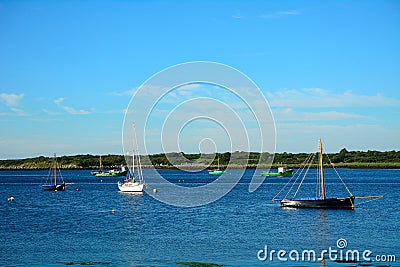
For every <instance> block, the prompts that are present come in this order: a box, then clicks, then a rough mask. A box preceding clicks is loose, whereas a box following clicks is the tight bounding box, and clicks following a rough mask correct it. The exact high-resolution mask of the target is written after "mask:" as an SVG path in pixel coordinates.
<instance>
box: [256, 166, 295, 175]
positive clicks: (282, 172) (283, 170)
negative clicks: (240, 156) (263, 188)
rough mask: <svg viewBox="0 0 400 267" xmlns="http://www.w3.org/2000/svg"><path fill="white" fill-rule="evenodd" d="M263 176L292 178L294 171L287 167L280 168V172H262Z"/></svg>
mask: <svg viewBox="0 0 400 267" xmlns="http://www.w3.org/2000/svg"><path fill="white" fill-rule="evenodd" d="M261 176H266V177H290V176H293V170H292V169H288V168H286V167H279V168H278V172H261Z"/></svg>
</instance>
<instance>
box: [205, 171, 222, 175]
mask: <svg viewBox="0 0 400 267" xmlns="http://www.w3.org/2000/svg"><path fill="white" fill-rule="evenodd" d="M224 173H225V171H209V172H208V174H211V175H219V174H224Z"/></svg>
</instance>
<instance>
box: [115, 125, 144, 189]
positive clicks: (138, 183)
mask: <svg viewBox="0 0 400 267" xmlns="http://www.w3.org/2000/svg"><path fill="white" fill-rule="evenodd" d="M132 139H133V140H132V141H133V142H132V147H133V150H132V170H131V171H129V172H128V177H127V178H126V179H125V180H124V181H123V182H118V189H119V190H120V191H122V192H131V193H141V192H143V186H144V178H143V173H142V165H141V163H140V157H139V155H137V156H136V158H137V163H138V165H137V175H136V177H135V124H132Z"/></svg>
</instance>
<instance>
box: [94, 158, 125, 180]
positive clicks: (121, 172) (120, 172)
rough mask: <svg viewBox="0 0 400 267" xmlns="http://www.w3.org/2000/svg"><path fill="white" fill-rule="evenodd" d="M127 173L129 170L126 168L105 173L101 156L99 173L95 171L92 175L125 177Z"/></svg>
mask: <svg viewBox="0 0 400 267" xmlns="http://www.w3.org/2000/svg"><path fill="white" fill-rule="evenodd" d="M127 173H128V170H127V169H126V168H125V167H121V170H109V171H103V164H102V162H101V156H100V168H99V170H98V171H93V172H92V175H94V176H96V177H115V176H125V175H126V174H127Z"/></svg>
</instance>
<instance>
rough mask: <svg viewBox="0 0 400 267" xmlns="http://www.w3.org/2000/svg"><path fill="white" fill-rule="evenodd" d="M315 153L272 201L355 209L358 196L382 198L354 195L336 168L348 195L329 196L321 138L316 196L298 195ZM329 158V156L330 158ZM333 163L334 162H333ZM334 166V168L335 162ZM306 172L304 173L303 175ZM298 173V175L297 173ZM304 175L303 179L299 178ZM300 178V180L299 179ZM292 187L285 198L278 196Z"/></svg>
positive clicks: (304, 206) (314, 206) (292, 204)
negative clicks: (326, 187) (327, 193)
mask: <svg viewBox="0 0 400 267" xmlns="http://www.w3.org/2000/svg"><path fill="white" fill-rule="evenodd" d="M314 157H315V153H314V154H311V155H310V156H309V157H308V159H307V161H306V164H304V166H303V167H302V168H301V169H300V170H299V171H297V172H296V175H295V176H293V177H292V178H291V179H290V181H289V182H288V183H287V184H286V185H285V186H284V187H283V188H282V189H281V191H279V193H278V194H277V195H276V196H275V197H274V198H273V199H272V201H280V205H281V207H289V208H322V209H354V207H355V205H354V200H355V199H356V198H381V197H382V196H362V197H356V196H354V195H353V194H352V193H351V192H350V190H349V188H348V187H347V186H346V184H345V183H344V181H343V179H342V178H341V177H340V175H339V173H338V172H337V171H336V169H334V170H335V172H336V174H337V176H338V177H339V179H340V181H341V182H342V184H343V185H344V187H345V188H346V190H347V192H348V194H349V195H348V196H345V197H327V195H326V191H325V173H324V166H323V154H322V140H319V157H318V158H319V163H318V170H317V186H316V196H314V197H302V198H301V197H297V194H298V192H299V189H300V187H301V186H302V185H303V181H304V179H305V177H306V176H307V173H308V170H309V169H310V166H311V164H312V162H313V160H314ZM328 159H329V158H328ZM331 164H332V163H331ZM332 167H333V168H334V166H333V164H332ZM303 173H304V175H303ZM297 174H298V175H297ZM301 175H303V177H302V179H299V178H300V177H301ZM294 177H296V179H295V181H294V182H292V180H293V178H294ZM298 180H300V181H298ZM296 183H298V186H297V190H296V191H295V192H294V194H293V195H292V196H291V197H290V195H291V194H292V191H293V190H292V189H294V188H295V187H294V185H295V184H296ZM289 184H292V186H290V189H289V190H288V191H287V193H286V194H285V196H284V197H283V198H278V197H279V196H280V195H281V194H282V192H283V191H284V190H285V188H286V187H287V186H288V185H289Z"/></svg>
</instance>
